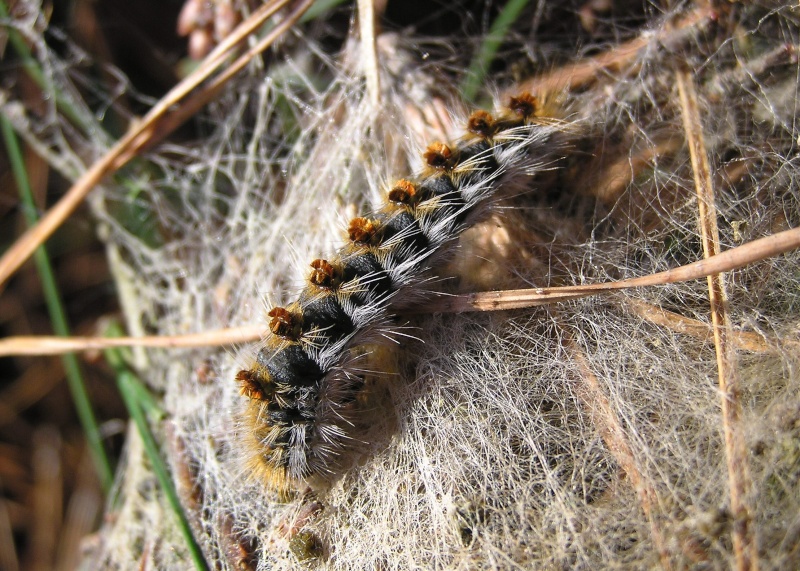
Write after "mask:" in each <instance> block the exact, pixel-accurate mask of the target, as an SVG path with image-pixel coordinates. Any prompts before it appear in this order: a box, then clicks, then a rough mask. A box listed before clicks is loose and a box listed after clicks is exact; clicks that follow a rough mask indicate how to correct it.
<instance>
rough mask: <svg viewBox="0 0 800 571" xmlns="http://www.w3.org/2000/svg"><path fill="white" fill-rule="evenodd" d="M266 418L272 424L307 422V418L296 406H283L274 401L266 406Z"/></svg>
mask: <svg viewBox="0 0 800 571" xmlns="http://www.w3.org/2000/svg"><path fill="white" fill-rule="evenodd" d="M267 419H268V420H269V422H270V424H271V425H273V426H275V425H277V426H288V425H290V424H292V425H294V424H298V423H301V422H308V419H307V418H305V417H304V416H303V415H302V413H301V412H300V411H299V410H297V409H296V408H283V407H281V406H279V405H278V404H276V403H270V405H269V407H268V408H267ZM287 440H288V439H287Z"/></svg>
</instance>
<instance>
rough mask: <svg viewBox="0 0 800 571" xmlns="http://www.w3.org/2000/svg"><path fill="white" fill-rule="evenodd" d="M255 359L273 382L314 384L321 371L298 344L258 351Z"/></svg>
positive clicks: (320, 376) (301, 384)
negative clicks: (276, 349)
mask: <svg viewBox="0 0 800 571" xmlns="http://www.w3.org/2000/svg"><path fill="white" fill-rule="evenodd" d="M257 360H258V362H259V364H260V365H262V366H264V367H265V368H266V369H267V371H268V372H269V374H270V377H272V380H273V381H275V383H279V384H284V385H291V386H296V387H304V386H311V385H314V384H315V383H316V382H317V381H319V380H320V379H321V378H322V375H323V372H322V370H321V369H320V368H319V365H317V363H316V361H314V360H313V359H312V358H311V357H309V356H308V353H306V352H305V351H304V350H303V348H302V347H301V346H300V345H289V346H287V347H284V348H283V349H280V350H279V351H277V352H275V353H272V354H270V353H268V352H267V351H265V350H263V349H262V350H261V351H259V352H258V357H257Z"/></svg>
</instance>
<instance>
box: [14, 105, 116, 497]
mask: <svg viewBox="0 0 800 571" xmlns="http://www.w3.org/2000/svg"><path fill="white" fill-rule="evenodd" d="M0 126H2V131H3V140H4V141H5V146H6V152H7V153H8V158H9V162H10V163H11V169H12V171H13V173H14V179H15V181H16V183H17V188H18V189H19V195H20V200H21V201H22V205H23V212H24V214H25V218H26V221H27V223H28V226H33V225H34V224H36V221H37V219H38V216H37V215H36V205H35V204H34V201H33V196H32V194H31V188H30V183H29V181H28V173H27V172H26V170H25V161H24V160H23V158H22V151H21V150H20V147H19V142H18V140H17V136H16V134H15V133H14V130H13V129H12V127H11V123H10V122H9V121H8V119H7V118H6V117H5V116H2V117H0ZM34 262H35V263H36V268H37V270H38V272H39V277H40V279H41V281H42V290H43V292H44V298H45V302H46V304H47V310H48V312H49V313H50V321H51V322H52V324H53V331H55V333H56V335H60V336H62V337H68V336H69V334H70V333H69V325H68V323H67V316H66V313H65V312H64V306H63V303H62V301H61V295H60V293H59V290H58V286H57V284H56V280H55V277H54V275H53V268H52V265H51V264H50V258H49V257H48V255H47V250H46V249H45V247H44V246H40V247H39V248H38V249H37V250H36V252H35V254H34ZM62 361H63V363H64V371H65V373H66V376H67V384H68V386H69V390H70V392H71V393H72V400H73V402H74V403H75V409H76V411H77V413H78V418H79V419H80V423H81V426H82V427H83V431H84V434H85V435H86V440H87V442H88V444H89V451H90V453H91V456H92V461H93V462H94V465H95V469H96V470H97V474H98V476H99V478H100V484H101V485H102V487H103V490H104V491H106V492H108V490H109V489H110V488H111V483H112V480H113V477H114V475H113V470H112V469H111V462H110V461H109V459H108V456H107V454H106V451H105V449H104V448H103V442H102V437H101V435H100V429H99V427H98V425H97V419H96V418H95V415H94V410H93V409H92V405H91V402H90V400H89V394H88V392H87V391H86V384H85V383H84V380H83V373H82V371H81V367H80V364H79V363H78V358H77V357H76V356H75V355H64V356H63V357H62Z"/></svg>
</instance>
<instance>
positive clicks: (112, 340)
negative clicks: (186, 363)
mask: <svg viewBox="0 0 800 571" xmlns="http://www.w3.org/2000/svg"><path fill="white" fill-rule="evenodd" d="M264 331H265V328H264V327H263V326H258V325H250V326H246V327H233V328H230V329H217V330H214V331H208V332H206V333H193V334H190V335H151V336H145V337H54V336H45V335H42V336H35V335H34V336H19V337H6V338H5V339H3V340H0V356H3V357H5V356H9V355H57V354H60V353H74V352H77V351H99V350H102V349H109V348H112V347H156V348H161V349H180V348H191V347H217V346H220V345H233V344H236V343H249V342H251V341H257V340H258V339H260V338H261V336H262V335H263V334H264Z"/></svg>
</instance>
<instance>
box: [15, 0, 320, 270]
mask: <svg viewBox="0 0 800 571" xmlns="http://www.w3.org/2000/svg"><path fill="white" fill-rule="evenodd" d="M288 2H289V0H273V1H272V2H268V3H266V4H264V5H263V6H262V7H261V8H260V9H259V10H257V11H256V12H255V13H253V15H252V16H251V17H250V18H248V19H247V20H246V21H245V22H243V23H242V24H240V25H239V26H238V27H237V28H236V30H234V32H233V33H232V34H231V35H230V36H229V37H228V38H226V39H225V41H223V42H222V43H220V45H219V46H217V47H216V49H214V51H212V52H211V53H210V54H209V55H208V56H207V57H206V58H205V60H203V63H201V64H200V65H199V66H198V68H197V69H196V70H195V71H194V72H193V73H192V74H191V75H189V76H188V77H187V78H186V79H184V80H183V81H181V82H180V83H179V84H178V85H176V86H175V87H174V88H173V89H172V90H171V91H170V92H169V93H167V95H165V96H164V97H163V98H162V99H161V100H160V101H159V102H158V103H157V104H156V105H155V106H154V107H153V108H152V109H151V110H150V111H149V112H148V113H147V115H146V116H145V117H144V118H143V119H142V120H141V121H140V122H138V123H136V124H135V125H133V126H132V128H131V129H130V130H129V131H128V133H127V134H126V135H125V136H124V137H123V138H122V139H120V140H119V141H118V142H117V143H116V144H115V145H114V146H113V147H112V148H111V149H110V150H109V151H108V152H107V153H106V154H105V155H104V156H103V157H102V158H101V159H100V160H98V161H97V162H95V163H94V164H93V165H92V166H91V168H89V169H88V170H87V171H86V172H85V173H84V174H83V176H81V177H80V178H79V179H78V180H77V181H76V182H75V184H73V185H72V187H71V188H70V189H69V191H67V193H66V194H65V195H64V196H63V197H62V198H61V199H60V200H59V201H58V202H57V203H56V204H55V205H54V206H53V207H52V208H51V209H50V210H49V211H48V212H47V213H46V214H45V215H44V216H43V217H42V218H41V220H40V221H39V223H38V224H37V225H36V226H34V227H32V228H31V229H29V230H28V231H27V232H25V234H23V235H22V236H20V237H19V238H18V239H17V241H16V242H15V243H14V244H13V245H12V246H11V247H10V248H9V249H8V251H6V253H5V254H4V255H3V257H2V258H0V285H2V284H3V283H5V282H6V281H7V280H8V278H9V277H11V275H13V273H14V272H15V271H16V270H17V269H18V268H19V267H20V266H21V265H22V264H23V263H24V262H25V260H27V259H28V258H29V257H30V256H31V254H33V252H34V251H35V250H36V248H37V247H39V245H40V244H42V243H43V242H44V241H45V240H46V239H47V238H48V237H49V236H50V235H52V233H53V232H55V230H56V229H57V228H58V227H59V226H60V225H61V224H62V222H63V221H64V220H65V219H66V218H67V217H68V216H69V215H70V214H72V212H73V211H74V210H75V209H76V208H77V207H78V206H79V205H80V204H81V203H82V202H83V199H84V198H85V197H86V195H87V194H88V193H89V191H90V190H91V189H92V188H94V187H95V186H96V185H97V184H99V183H100V181H101V180H102V179H103V178H104V177H105V176H107V175H109V174H111V173H113V172H115V171H116V170H118V169H120V168H121V167H122V166H124V165H125V164H126V163H128V162H129V161H130V160H131V159H132V158H133V157H135V156H136V155H137V154H138V153H139V152H141V151H142V149H144V148H145V147H147V146H149V145H152V144H153V143H154V142H155V141H157V140H160V139H161V138H163V137H164V136H166V135H167V134H168V133H170V132H172V131H173V130H174V129H175V128H176V127H177V126H178V125H180V124H181V123H182V122H183V121H185V120H186V119H187V118H188V117H190V116H191V115H192V114H194V113H195V112H196V111H197V110H198V109H199V108H200V107H201V106H202V105H204V104H205V103H207V102H208V101H209V100H210V99H212V98H213V97H214V96H215V95H216V94H217V93H218V91H219V90H220V88H221V87H222V85H223V84H224V83H225V82H226V81H228V80H229V79H230V78H231V77H233V76H234V75H235V74H236V73H238V72H239V71H240V70H241V69H242V68H243V67H244V66H245V65H247V63H248V62H249V61H251V60H252V59H253V58H254V57H256V56H257V55H258V54H259V53H261V52H262V51H263V50H265V49H266V48H267V47H269V45H271V44H272V42H274V41H275V39H276V38H277V37H279V36H280V35H281V34H282V33H283V32H284V31H286V30H287V29H288V28H289V27H291V26H292V25H293V24H294V23H295V22H296V21H297V20H298V19H299V18H300V16H302V14H303V13H304V12H305V11H306V10H307V9H308V8H309V7H310V6H311V4H312V3H313V0H302V1H301V2H299V3H297V5H296V6H295V8H294V10H292V11H291V12H290V13H289V14H288V15H287V17H286V18H285V19H284V20H282V21H281V22H280V24H278V25H277V26H275V28H274V29H273V30H272V31H271V32H270V33H269V34H268V35H267V36H266V37H265V38H264V39H263V40H262V41H261V42H259V43H258V44H257V45H256V46H255V47H253V48H251V49H250V50H248V51H247V52H246V53H245V54H244V55H242V56H241V57H240V58H239V59H237V60H236V61H235V62H234V63H233V64H231V65H230V66H228V67H226V68H225V69H224V70H223V71H222V73H221V74H220V75H219V76H218V77H217V78H216V79H215V80H213V81H212V82H211V83H209V84H208V85H206V86H205V87H203V88H202V89H200V90H199V91H198V92H197V93H194V94H193V95H192V96H191V98H189V99H188V100H186V101H185V102H184V103H183V105H181V107H179V108H178V109H177V110H173V109H172V108H173V106H175V105H178V103H179V102H180V101H181V100H183V99H184V97H186V96H187V95H189V93H190V92H192V91H193V90H194V89H195V88H197V87H198V86H200V84H201V83H202V82H204V81H205V80H206V79H208V78H209V77H210V75H211V74H212V73H213V71H214V70H216V69H217V68H218V67H219V66H221V65H222V64H223V63H225V61H226V59H227V57H228V55H229V54H230V53H231V52H232V51H233V50H234V49H235V48H236V46H237V45H238V44H239V43H241V42H242V41H244V40H245V39H246V38H247V37H248V36H249V34H251V33H252V32H253V31H254V30H256V29H258V27H259V26H261V25H262V24H263V23H264V22H265V21H266V20H267V19H269V18H270V17H272V16H273V15H274V14H275V13H276V12H277V11H278V10H280V9H281V8H282V7H284V6H285V5H286V4H288Z"/></svg>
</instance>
